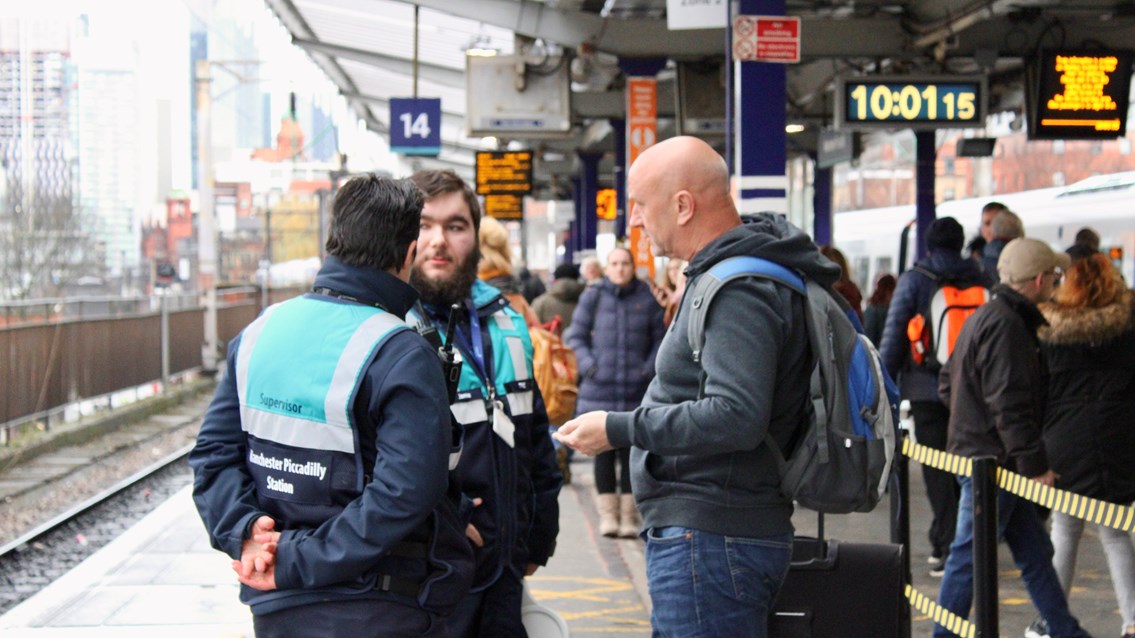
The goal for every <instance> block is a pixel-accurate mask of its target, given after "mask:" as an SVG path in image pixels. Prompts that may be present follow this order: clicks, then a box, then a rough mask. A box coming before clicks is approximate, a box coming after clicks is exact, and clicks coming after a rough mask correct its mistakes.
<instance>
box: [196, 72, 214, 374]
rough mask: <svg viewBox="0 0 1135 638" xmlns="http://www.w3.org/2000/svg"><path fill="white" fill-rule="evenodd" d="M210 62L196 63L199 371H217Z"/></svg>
mask: <svg viewBox="0 0 1135 638" xmlns="http://www.w3.org/2000/svg"><path fill="white" fill-rule="evenodd" d="M209 65H210V62H209V60H198V61H197V65H196V78H195V79H196V83H197V162H198V165H197V166H198V168H197V172H198V184H197V194H198V200H199V201H198V202H197V209H198V213H197V274H198V278H197V281H198V282H199V283H200V285H201V288H203V291H201V292H204V294H205V335H204V343H203V344H202V345H201V368H202V369H203V370H204V371H205V372H206V373H213V372H216V370H217V351H218V347H217V220H216V216H215V214H214V211H213V203H214V202H213V138H212V129H211V127H210V117H211V115H210V114H211V111H212V100H213V98H212V96H211V94H210V89H211V83H212V78H211V77H210V74H209V69H210V66H209Z"/></svg>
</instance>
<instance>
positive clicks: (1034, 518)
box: [933, 237, 1089, 638]
mask: <svg viewBox="0 0 1135 638" xmlns="http://www.w3.org/2000/svg"><path fill="white" fill-rule="evenodd" d="M1069 263H1070V260H1069V259H1068V255H1065V254H1064V253H1063V252H1060V253H1055V252H1053V251H1052V249H1051V248H1050V247H1049V246H1048V244H1045V243H1044V242H1042V241H1038V240H1035V239H1025V238H1023V237H1022V238H1020V239H1015V240H1013V241H1011V242H1009V244H1008V245H1006V246H1005V250H1003V251H1002V252H1001V257H1000V259H999V260H998V262H997V270H998V273H999V274H1000V276H1001V281H1002V283H1001V284H999V285H998V286H997V287H995V288H994V289H993V298H992V299H990V300H989V302H988V303H986V304H985V305H983V306H981V307H980V308H978V309H977V312H975V313H974V314H973V316H971V317H970V318H969V319H968V320H967V321H966V322H965V324H963V325H962V330H961V333H960V334H959V335H958V340H957V343H956V344H955V346H954V352H953V354H952V355H951V356H950V359H949V361H947V362H946V365H945V366H944V367H943V368H942V373H941V375H940V377H939V387H938V391H939V396H940V397H941V398H942V400H943V401H944V402H945V403H946V404H947V406H948V407H949V409H950V432H949V441H948V444H947V451H949V452H950V453H952V454H956V455H958V456H963V457H968V458H971V459H972V458H974V457H980V456H992V457H994V458H995V459H996V460H997V464H998V466H1000V467H1001V468H1004V469H1006V470H1009V471H1010V472H1015V473H1016V474H1019V475H1021V476H1023V477H1025V478H1027V479H1029V480H1032V481H1036V482H1037V483H1039V484H1041V485H1047V486H1049V487H1052V486H1053V485H1054V484H1055V482H1056V473H1055V472H1054V471H1053V470H1052V466H1051V464H1050V463H1049V462H1048V454H1047V451H1046V446H1045V444H1044V438H1043V436H1042V434H1041V428H1042V425H1043V420H1044V401H1045V394H1046V390H1047V381H1046V372H1045V368H1044V362H1043V360H1042V359H1041V356H1040V343H1039V342H1038V341H1037V329H1038V328H1040V327H1041V326H1043V325H1044V324H1045V320H1044V316H1042V315H1041V314H1040V310H1038V309H1037V306H1036V304H1038V303H1040V302H1042V301H1047V300H1048V299H1049V298H1051V297H1052V291H1053V289H1054V287H1055V285H1056V281H1057V279H1058V277H1059V270H1060V269H1062V268H1067V267H1068V264H1069ZM958 482H959V483H960V484H961V488H962V489H961V497H960V499H959V501H958V525H957V527H956V528H955V529H954V542H953V544H951V545H950V556H949V557H948V558H947V559H946V573H945V575H944V576H943V577H942V586H941V588H940V589H939V590H938V605H939V606H940V607H943V608H944V609H946V610H949V611H950V612H952V613H954V614H956V615H958V616H960V617H961V618H963V619H964V618H966V617H968V616H969V612H970V606H971V605H972V603H973V584H974V583H973V566H974V556H973V548H974V547H973V546H974V509H975V508H974V505H973V492H974V486H973V480H972V479H971V478H970V477H968V476H959V477H958ZM996 516H997V536H998V537H999V538H1004V539H1005V543H1006V544H1007V545H1008V546H1009V550H1010V551H1011V552H1012V554H1013V562H1014V563H1015V564H1016V565H1017V567H1019V568H1020V570H1021V580H1023V581H1024V583H1025V588H1026V589H1028V592H1029V598H1030V599H1031V600H1032V602H1033V604H1034V605H1035V606H1036V608H1037V610H1038V611H1039V612H1040V615H1041V617H1042V618H1043V619H1044V620H1045V621H1047V623H1048V625H1049V627H1051V630H1052V631H1051V634H1050V635H1051V636H1052V637H1053V638H1087V637H1088V635H1089V634H1088V633H1087V632H1085V631H1084V629H1083V628H1082V627H1081V626H1080V623H1079V621H1078V620H1076V617H1075V616H1073V615H1072V612H1071V611H1070V610H1069V609H1068V600H1067V598H1066V597H1065V596H1064V591H1063V590H1062V589H1061V587H1060V579H1059V578H1057V576H1056V570H1055V568H1053V566H1052V555H1053V552H1052V540H1051V539H1050V538H1049V537H1048V532H1047V531H1046V530H1045V528H1044V523H1043V522H1041V519H1040V514H1039V512H1038V511H1037V506H1036V504H1034V503H1033V502H1032V501H1028V500H1025V499H1023V498H1020V497H1018V496H1016V495H1014V494H1012V493H1010V492H1007V491H1004V490H1000V489H999V490H997V513H996ZM1032 629H1033V628H1032V627H1030V630H1032ZM1033 633H1035V634H1036V635H1041V634H1040V633H1039V632H1033ZM933 635H934V638H948V637H952V636H954V632H952V631H949V630H948V629H946V627H944V626H943V625H941V624H937V623H936V624H935V625H934V634H933ZM1026 635H1030V634H1028V633H1026Z"/></svg>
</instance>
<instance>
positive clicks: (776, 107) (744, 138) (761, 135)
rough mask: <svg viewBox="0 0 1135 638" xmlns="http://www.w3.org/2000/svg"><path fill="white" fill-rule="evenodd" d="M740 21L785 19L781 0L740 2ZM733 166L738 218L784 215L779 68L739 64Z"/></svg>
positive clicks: (784, 97) (781, 71)
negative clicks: (743, 18) (748, 17)
mask: <svg viewBox="0 0 1135 638" xmlns="http://www.w3.org/2000/svg"><path fill="white" fill-rule="evenodd" d="M740 13H741V15H765V16H783V15H785V0H741V4H740ZM738 64H739V65H740V67H741V70H740V73H739V74H738V82H739V86H735V87H734V88H735V89H736V92H737V95H738V108H737V110H736V112H735V113H736V114H737V115H739V117H737V121H736V124H735V126H734V127H733V128H734V129H735V130H736V131H737V137H738V144H737V149H736V153H737V158H738V159H737V162H736V164H735V165H734V166H735V168H736V174H737V177H738V180H737V181H738V187H739V189H740V205H739V207H738V208H739V209H740V212H741V213H757V212H761V211H772V212H779V213H787V212H788V196H787V193H788V176H787V175H786V173H785V164H786V162H787V158H788V153H787V150H786V148H785V147H786V145H787V143H788V139H787V134H786V133H785V132H784V126H785V124H786V123H787V114H786V113H787V111H786V106H785V104H786V102H787V99H788V98H787V88H786V83H785V82H786V80H785V77H786V72H785V68H784V65H783V64H773V63H766V62H740V63H738Z"/></svg>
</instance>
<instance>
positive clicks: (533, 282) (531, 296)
mask: <svg viewBox="0 0 1135 638" xmlns="http://www.w3.org/2000/svg"><path fill="white" fill-rule="evenodd" d="M516 277H517V279H519V280H520V292H521V294H523V295H524V300H525V301H527V302H528V303H532V302H533V301H535V300H536V297H539V296H540V295H542V294H544V293H545V292H547V291H548V289H547V288H546V287H545V286H544V282H542V281H540V278H539V277H537V276H536V275H534V274H532V271H531V270H528V266H521V267H520V268H519V269H517V271H516Z"/></svg>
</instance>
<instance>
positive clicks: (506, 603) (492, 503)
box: [410, 170, 563, 638]
mask: <svg viewBox="0 0 1135 638" xmlns="http://www.w3.org/2000/svg"><path fill="white" fill-rule="evenodd" d="M410 179H412V180H414V183H415V184H417V185H418V187H419V188H421V189H422V191H423V192H424V193H425V195H426V203H425V207H424V208H423V209H422V225H421V232H420V234H419V235H418V256H417V259H416V261H415V262H414V269H413V272H412V273H411V282H412V283H413V284H414V287H415V288H417V289H418V290H419V291H420V292H421V294H422V302H423V306H424V308H423V309H422V313H423V314H424V316H422V315H418V319H419V320H420V321H422V322H426V323H432V324H433V327H435V328H437V329H438V330H439V331H440V332H445V331H446V330H445V329H446V324H447V319H448V314H449V313H448V310H449V308H450V307H451V306H452V305H453V304H458V305H459V307H460V308H462V309H463V310H462V311H461V317H460V320H459V321H458V322H457V326H456V334H455V335H454V341H455V342H456V346H457V349H458V350H459V351H460V352H461V356H462V358H463V359H464V363H463V364H462V366H461V378H460V380H459V381H458V385H457V396H456V400H455V401H454V403H453V406H452V410H453V415H454V417H455V418H456V419H457V420H458V421H459V422H460V423H461V424H462V425H463V426H464V428H465V445H464V449H463V450H462V453H461V462H460V464H459V465H458V467H457V471H458V474H460V476H461V484H462V490H463V491H464V492H465V494H466V495H467V496H469V497H470V498H472V499H474V502H476V503H479V505H478V506H477V507H475V508H474V509H473V521H472V524H471V525H470V526H469V529H468V534H469V538H470V539H471V540H472V541H473V544H474V556H475V559H476V564H477V567H476V577H475V580H474V582H473V588H472V593H471V594H470V595H469V596H468V597H467V598H466V599H465V600H464V601H462V603H461V605H460V606H458V608H457V609H456V610H455V611H454V613H453V615H452V616H451V617H450V619H449V630H450V634H451V635H452V636H453V637H454V638H458V637H467V636H484V637H485V638H504V637H509V636H521V637H523V636H526V635H527V634H526V633H525V630H524V626H523V625H522V624H521V617H520V604H521V593H522V591H523V578H524V577H525V576H528V575H531V574H533V573H534V572H535V571H536V569H537V568H538V567H539V566H541V565H545V564H547V562H548V558H549V557H551V555H552V552H553V551H554V550H555V547H556V536H557V535H558V533H559V514H560V509H559V503H558V501H557V500H556V499H557V497H558V495H559V492H560V486H561V485H562V484H563V478H562V476H561V474H560V470H559V468H558V467H557V465H556V456H555V452H554V451H553V448H552V440H551V437H550V436H549V434H548V415H547V413H546V412H545V410H544V401H543V399H542V398H541V396H540V390H539V389H538V388H537V387H536V382H535V380H534V379H533V376H532V342H531V341H530V340H529V337H528V327H527V325H526V324H525V322H524V317H522V316H521V315H520V314H519V313H517V312H516V311H515V310H513V309H512V308H510V307H509V305H508V302H507V301H506V300H505V298H504V297H503V296H502V295H501V291H500V290H498V289H496V288H494V287H492V286H490V285H489V284H487V283H485V282H483V281H481V280H479V279H478V278H477V264H478V261H479V251H478V242H477V232H478V229H479V224H480V219H481V207H480V205H479V203H478V202H477V195H476V194H475V193H473V190H472V189H471V188H470V187H469V186H468V185H467V184H466V183H465V182H464V181H463V180H462V179H461V178H460V177H458V176H457V174H456V173H454V172H453V171H437V170H425V171H418V172H416V173H414V174H413V175H412V176H411V177H410Z"/></svg>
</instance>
